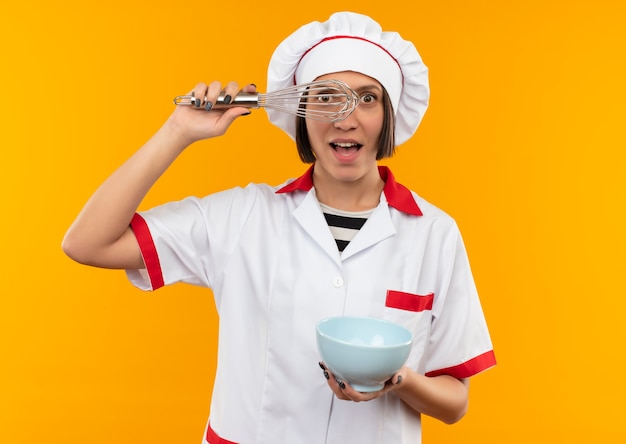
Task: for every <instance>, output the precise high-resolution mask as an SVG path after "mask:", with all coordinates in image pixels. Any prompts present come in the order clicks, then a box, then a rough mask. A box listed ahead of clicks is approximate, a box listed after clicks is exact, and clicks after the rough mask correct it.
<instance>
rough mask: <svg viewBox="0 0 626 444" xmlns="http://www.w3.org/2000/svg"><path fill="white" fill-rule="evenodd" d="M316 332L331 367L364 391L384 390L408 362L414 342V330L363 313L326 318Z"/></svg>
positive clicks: (323, 353)
mask: <svg viewBox="0 0 626 444" xmlns="http://www.w3.org/2000/svg"><path fill="white" fill-rule="evenodd" d="M316 333H317V348H318V350H319V353H320V356H321V358H322V361H324V363H325V364H326V367H328V370H329V371H330V372H332V373H333V374H334V375H335V376H336V377H337V379H339V380H342V381H346V382H348V383H349V384H350V385H351V386H352V387H353V388H354V389H355V390H358V391H360V392H373V391H377V390H380V389H382V388H383V387H384V385H385V381H387V380H388V379H389V378H391V377H392V376H393V375H394V374H395V373H396V372H397V371H398V370H400V367H402V366H403V365H404V363H405V362H406V360H407V358H408V357H409V352H410V349H411V343H412V342H413V335H412V334H411V332H410V331H409V330H407V329H406V328H404V327H403V326H401V325H399V324H395V323H393V322H391V321H386V320H383V319H376V318H369V317H360V316H339V317H333V318H328V319H324V320H322V321H320V322H319V323H318V324H317V328H316Z"/></svg>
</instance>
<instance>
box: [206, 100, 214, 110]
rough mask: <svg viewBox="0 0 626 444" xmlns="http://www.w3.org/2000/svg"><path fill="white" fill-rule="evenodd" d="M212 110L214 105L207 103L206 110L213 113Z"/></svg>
mask: <svg viewBox="0 0 626 444" xmlns="http://www.w3.org/2000/svg"><path fill="white" fill-rule="evenodd" d="M211 108H213V103H211V102H207V103H206V104H205V105H204V109H205V110H207V111H211Z"/></svg>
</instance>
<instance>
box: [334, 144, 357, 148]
mask: <svg viewBox="0 0 626 444" xmlns="http://www.w3.org/2000/svg"><path fill="white" fill-rule="evenodd" d="M333 145H335V146H339V147H341V148H351V147H353V146H359V145H358V144H356V143H334V144H333Z"/></svg>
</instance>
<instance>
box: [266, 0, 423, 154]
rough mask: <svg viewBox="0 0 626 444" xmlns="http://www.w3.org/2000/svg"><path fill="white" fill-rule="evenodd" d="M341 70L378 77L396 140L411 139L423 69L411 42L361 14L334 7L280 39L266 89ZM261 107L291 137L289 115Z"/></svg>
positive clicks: (418, 117) (292, 125) (419, 103)
mask: <svg viewBox="0 0 626 444" xmlns="http://www.w3.org/2000/svg"><path fill="white" fill-rule="evenodd" d="M341 71H355V72H359V73H361V74H365V75H367V76H369V77H372V78H374V79H376V80H378V81H379V82H380V83H381V85H383V87H384V88H385V90H386V91H387V94H389V97H390V99H391V102H392V104H393V109H394V113H395V116H396V130H395V140H396V145H400V144H402V143H404V142H406V141H407V140H408V139H410V138H411V136H412V135H413V134H414V133H415V131H416V130H417V127H418V125H419V124H420V122H421V120H422V117H423V116H424V113H425V112H426V108H427V107H428V99H429V96H430V89H429V86H428V68H427V67H426V65H424V63H423V62H422V58H421V57H420V55H419V53H418V52H417V49H415V46H414V45H413V43H411V42H409V41H407V40H404V39H403V38H402V37H401V36H400V34H398V33H396V32H383V30H382V28H381V27H380V25H379V24H378V23H376V22H375V21H374V20H372V19H371V18H370V17H368V16H365V15H362V14H357V13H354V12H337V13H335V14H333V15H331V16H330V18H329V19H328V21H326V22H312V23H309V24H307V25H304V26H302V27H300V28H299V29H297V30H296V31H295V32H294V33H293V34H291V35H290V36H289V37H287V38H286V39H285V40H283V41H282V42H281V43H280V44H279V45H278V47H277V48H276V50H275V51H274V54H273V55H272V57H271V59H270V62H269V67H268V72H267V92H268V93H270V92H272V91H276V90H280V89H283V88H286V87H289V86H293V85H294V84H301V83H308V82H311V81H313V80H315V79H316V78H317V77H319V76H321V75H324V74H330V73H334V72H341ZM266 111H267V113H268V116H269V119H270V121H271V122H272V123H273V124H274V125H276V126H278V127H279V128H281V129H282V130H284V131H285V132H286V133H287V134H289V136H290V137H291V138H292V139H294V140H295V135H296V124H295V118H294V117H293V116H291V115H289V114H286V113H283V112H280V111H277V110H272V109H269V108H268V109H266Z"/></svg>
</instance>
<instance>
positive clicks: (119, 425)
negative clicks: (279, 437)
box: [0, 0, 626, 444]
mask: <svg viewBox="0 0 626 444" xmlns="http://www.w3.org/2000/svg"><path fill="white" fill-rule="evenodd" d="M141 4H142V6H137V5H135V2H132V1H120V0H111V1H108V2H101V3H90V2H84V1H81V2H78V1H68V0H60V1H58V2H44V1H28V0H25V1H20V2H15V1H14V2H4V3H3V6H1V7H0V17H1V18H0V20H1V21H2V26H0V42H1V43H0V45H2V52H1V56H2V74H1V76H2V82H0V92H1V93H2V94H1V96H0V97H2V100H3V106H2V111H1V112H2V117H1V119H0V124H1V125H2V129H1V136H0V137H1V146H2V157H1V159H2V161H1V167H0V168H1V174H0V190H1V193H2V195H1V197H2V219H1V220H2V222H1V223H2V229H3V233H4V238H3V245H4V247H3V253H2V259H0V260H1V261H2V264H1V267H0V270H2V271H1V273H2V275H1V276H0V277H1V278H2V287H0V288H1V289H0V293H1V298H0V442H2V443H7V444H25V443H29V444H30V443H39V442H45V443H48V444H57V443H58V444H92V443H93V444H104V443H107V444H109V443H117V444H125V443H129V444H130V443H133V444H136V443H151V444H166V443H167V444H169V443H199V442H200V440H201V435H202V429H203V426H204V422H205V420H206V417H207V415H208V413H209V398H210V393H211V387H212V378H213V371H214V367H215V344H216V341H215V332H216V324H217V319H216V315H215V311H214V305H213V301H212V298H211V294H210V292H208V291H207V290H203V289H199V288H195V287H189V286H183V285H180V286H173V287H171V288H166V289H162V290H159V291H158V292H155V293H152V294H150V293H144V292H141V291H139V290H136V289H134V288H133V287H132V286H131V285H130V284H129V283H128V282H127V281H126V278H125V276H124V273H123V272H120V271H108V270H99V269H93V268H89V267H83V266H80V265H78V264H75V263H73V262H71V261H70V260H69V259H67V258H66V257H65V256H64V255H63V253H62V251H61V248H60V244H61V239H62V237H63V234H64V232H65V230H66V229H67V227H68V226H69V224H70V223H71V221H72V220H73V218H74V217H75V216H76V214H77V212H78V211H79V210H80V208H81V207H82V205H83V204H84V202H85V201H86V199H87V198H88V197H89V195H90V194H91V193H92V192H93V191H94V189H95V188H96V187H97V186H98V185H99V184H100V183H101V181H102V180H103V179H104V178H105V177H106V176H107V175H108V174H109V173H110V172H111V171H113V169H114V168H116V167H117V166H118V165H119V164H120V163H121V162H123V161H124V160H125V159H126V158H127V157H129V156H130V155H131V153H133V151H134V150H135V149H137V148H138V147H139V146H140V145H141V144H143V142H144V141H145V140H146V139H147V138H148V137H150V135H151V134H152V133H153V132H154V131H155V130H156V129H157V128H158V126H159V125H160V124H161V122H162V121H163V120H164V119H165V118H166V117H167V116H168V115H169V113H170V112H171V111H172V108H173V105H172V103H171V100H172V98H173V96H175V95H178V94H182V93H185V92H186V91H188V90H189V89H190V88H191V87H193V85H194V84H195V83H196V82H198V81H201V80H202V81H210V80H214V79H217V80H221V81H228V80H231V79H233V80H236V81H238V82H240V83H247V82H254V83H256V84H257V85H258V87H259V89H260V90H262V91H263V90H264V87H265V82H266V79H265V72H266V67H267V61H268V59H269V57H270V55H271V52H272V51H273V49H274V47H275V46H276V45H277V44H278V43H279V41H280V40H281V39H282V38H284V37H285V36H286V35H288V34H289V33H290V32H292V31H293V30H295V29H296V27H298V26H300V25H301V24H303V23H305V22H308V21H311V20H316V19H322V20H323V19H326V18H327V17H328V15H329V14H330V13H331V12H333V11H334V10H336V9H352V10H356V11H359V12H364V13H367V14H370V15H372V16H373V17H375V18H376V19H377V20H378V21H379V22H380V23H381V24H382V25H383V27H384V28H386V29H393V30H398V31H400V32H401V34H402V35H403V36H404V37H406V38H408V39H410V40H413V41H414V42H415V43H416V45H417V47H418V49H419V51H420V53H421V54H422V56H423V58H424V59H425V61H426V63H427V64H428V66H429V68H430V73H431V86H432V102H431V107H430V110H429V112H428V113H427V114H426V118H425V119H424V122H423V124H422V126H421V128H420V130H419V131H418V133H417V135H416V136H415V137H414V138H413V139H412V140H411V141H410V142H409V143H407V144H405V145H403V146H402V147H400V149H399V152H398V155H397V156H396V157H395V158H393V159H392V160H390V161H388V162H386V163H387V164H389V165H390V166H391V167H392V169H393V170H394V173H395V175H396V177H397V178H398V180H399V181H401V182H402V183H404V184H405V185H407V186H409V187H410V188H412V189H414V190H416V191H417V192H419V193H420V194H421V195H422V196H423V197H425V198H426V199H428V200H430V201H432V202H433V203H435V204H437V205H438V206H440V207H441V208H443V209H444V210H446V211H447V212H449V213H450V214H451V215H453V216H454V217H455V218H456V219H457V220H458V223H459V225H460V227H461V230H462V232H463V233H464V237H465V240H466V243H467V248H468V251H469V254H470V260H471V261H472V264H473V270H474V273H475V278H476V282H477V285H478V287H479V290H480V293H481V297H482V301H483V306H484V311H485V314H486V316H487V319H488V322H489V325H490V329H491V333H492V336H493V341H494V344H495V348H496V355H497V358H498V361H499V365H498V366H497V367H496V368H495V369H493V370H490V371H488V372H487V373H484V374H481V375H479V376H477V377H476V378H474V379H473V382H472V389H471V407H470V411H469V413H468V415H467V416H466V417H465V418H464V419H463V420H462V421H461V422H460V423H458V424H456V425H453V426H445V425H442V424H439V423H437V422H435V421H433V420H430V419H426V420H425V426H424V428H425V430H424V437H425V442H426V443H435V442H436V443H458V442H476V443H494V444H502V443H507V444H513V443H528V442H533V443H555V442H581V443H582V442H602V443H621V442H624V441H625V438H626V432H625V431H624V426H623V419H622V413H623V411H624V408H623V400H624V399H625V398H626V390H625V388H624V383H623V379H622V378H623V371H624V354H623V353H624V339H626V337H625V334H624V330H625V329H624V319H623V317H624V311H625V310H624V309H625V308H626V302H624V301H625V298H624V285H623V276H624V265H625V263H626V261H625V260H624V251H625V250H626V242H625V236H624V220H623V218H622V216H623V214H624V212H623V208H624V206H625V204H626V202H625V194H626V193H625V188H626V187H625V185H626V180H625V178H624V177H625V175H626V174H625V173H626V168H625V154H624V148H625V147H626V136H625V134H626V131H625V130H624V123H623V121H624V116H625V114H626V113H625V111H624V109H625V106H626V88H625V86H624V82H625V80H624V79H625V78H626V69H625V66H626V63H625V62H624V57H625V49H626V34H625V33H624V31H623V24H624V23H626V6H624V2H622V1H620V0H615V1H610V0H594V1H577V0H561V1H557V0H553V1H549V0H528V1H523V2H522V1H519V2H503V1H495V0H494V1H487V0H483V1H481V0H477V1H474V2H466V1H461V0H458V1H450V2H434V1H432V2H425V1H416V2H404V1H396V2H374V1H369V2H367V1H344V2H336V1H327V0H321V1H316V2H311V3H306V2H294V1H284V0H280V1H273V2H267V3H266V4H262V3H259V2H256V1H254V2H249V3H246V2H233V3H223V2H219V3H217V2H209V1H197V0H193V1H178V2H172V1H160V0H155V1H153V2H141ZM338 4H341V7H338V6H337V5H338ZM303 170H304V166H303V165H302V164H301V163H300V162H299V160H298V158H297V155H296V151H295V148H294V147H293V145H292V143H291V141H290V140H289V139H288V138H287V137H286V136H284V135H283V134H282V133H281V132H280V131H279V130H278V129H276V128H274V127H272V126H271V125H270V124H269V123H268V122H267V119H266V116H265V113H264V112H263V111H262V110H257V111H255V112H254V113H253V115H252V116H250V117H247V118H245V119H241V120H240V121H239V122H237V124H236V125H235V126H234V127H233V128H231V131H230V132H229V134H228V135H227V136H226V137H223V138H221V139H219V140H213V141H208V142H202V143H199V144H197V146H194V147H193V148H192V149H190V150H188V152H186V153H185V154H184V155H183V156H182V157H181V158H180V159H179V160H178V162H177V163H175V164H174V165H173V167H172V168H171V169H170V170H169V171H168V172H167V173H166V174H165V175H164V176H163V177H162V179H161V181H160V182H159V183H158V184H157V185H156V186H155V187H154V189H153V191H152V192H151V193H150V195H149V196H148V197H147V199H146V202H145V205H144V206H145V207H148V206H151V205H154V204H157V203H161V202H163V201H166V200H171V199H178V198H181V197H183V196H185V195H188V194H199V195H202V194H206V193H209V192H212V191H216V190H219V189H223V188H227V187H231V186H235V185H245V184H247V183H248V182H249V181H263V182H268V183H271V184H278V183H280V182H282V181H283V180H285V179H286V178H288V177H293V176H296V175H299V174H300V173H301V172H302V171H303ZM242 365H245V356H242ZM312 365H316V363H312ZM320 377H322V376H321V374H320ZM285 390H292V391H293V392H294V394H295V393H296V392H297V387H285Z"/></svg>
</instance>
